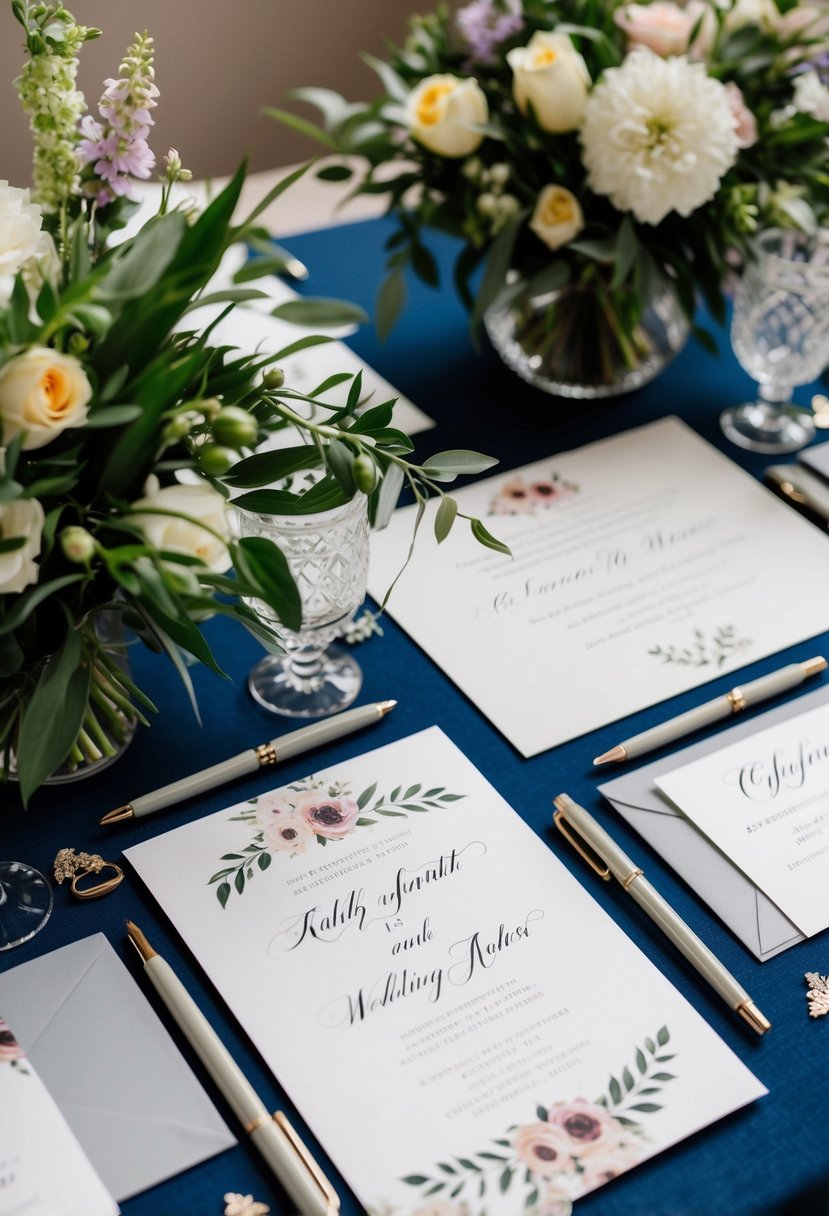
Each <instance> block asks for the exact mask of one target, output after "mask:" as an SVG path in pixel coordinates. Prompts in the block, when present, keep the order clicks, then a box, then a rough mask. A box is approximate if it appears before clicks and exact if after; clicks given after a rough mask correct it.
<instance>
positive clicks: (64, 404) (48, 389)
mask: <svg viewBox="0 0 829 1216" xmlns="http://www.w3.org/2000/svg"><path fill="white" fill-rule="evenodd" d="M40 388H41V391H42V393H43V396H44V397H45V398H46V408H47V409H48V411H49V413H50V414H51V416H52V417H53V418H61V417H62V416H63V415H64V414H65V413H66V412H67V410H68V409H69V408H70V407H71V405H72V401H71V396H70V392H69V382H68V381H67V379H66V376H65V375H64V373H63V371H62V370H61V369H60V368H59V367H50V368H49V370H48V371H45V372H44V373H43V375H42V376H41V379H40Z"/></svg>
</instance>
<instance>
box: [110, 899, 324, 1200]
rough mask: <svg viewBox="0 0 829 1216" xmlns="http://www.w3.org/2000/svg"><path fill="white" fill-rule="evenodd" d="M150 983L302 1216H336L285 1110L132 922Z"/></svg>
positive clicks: (132, 938) (131, 929) (129, 929)
mask: <svg viewBox="0 0 829 1216" xmlns="http://www.w3.org/2000/svg"><path fill="white" fill-rule="evenodd" d="M127 935H128V936H129V939H130V941H131V942H132V944H133V946H135V948H136V950H137V951H138V953H139V955H140V956H141V960H142V962H143V964H144V971H145V972H146V974H147V976H148V978H149V980H150V983H151V984H152V985H153V987H154V988H155V990H156V992H157V993H158V995H159V996H160V997H161V999H162V1001H163V1002H164V1004H165V1005H166V1006H167V1008H168V1009H169V1011H170V1013H171V1014H172V1016H173V1018H174V1019H175V1021H176V1022H177V1023H178V1025H179V1027H180V1028H181V1031H182V1033H183V1034H184V1036H185V1038H186V1039H187V1041H188V1042H189V1044H190V1046H191V1047H192V1048H193V1050H194V1051H195V1053H196V1055H197V1056H198V1057H199V1059H200V1060H201V1062H202V1064H203V1065H204V1067H205V1068H206V1069H207V1071H208V1072H209V1073H210V1076H211V1077H212V1078H213V1080H214V1081H215V1083H216V1086H217V1088H218V1089H219V1090H220V1091H221V1093H222V1095H223V1096H224V1098H225V1099H226V1100H227V1102H228V1105H229V1106H230V1107H231V1108H232V1110H233V1113H234V1114H235V1115H236V1117H237V1118H238V1120H239V1122H240V1123H241V1124H242V1127H243V1128H244V1129H245V1131H246V1132H247V1133H248V1135H249V1136H250V1138H251V1140H252V1141H253V1143H254V1144H255V1145H256V1147H257V1148H258V1149H259V1152H260V1153H261V1154H262V1156H263V1157H264V1159H265V1161H266V1162H267V1163H268V1165H269V1166H270V1168H271V1170H272V1171H273V1173H274V1175H275V1176H276V1177H277V1178H278V1179H279V1181H280V1182H281V1183H282V1185H283V1187H284V1188H285V1191H286V1192H287V1194H288V1195H289V1196H290V1198H291V1199H292V1200H293V1202H294V1203H295V1204H296V1205H297V1207H298V1208H299V1211H300V1213H301V1214H302V1216H337V1213H338V1212H339V1210H340V1201H339V1199H338V1198H337V1195H336V1192H335V1191H334V1189H333V1187H332V1186H331V1183H330V1182H329V1181H328V1179H327V1178H326V1177H325V1175H324V1174H323V1172H322V1170H321V1169H320V1167H319V1166H318V1165H317V1163H316V1161H315V1160H314V1158H313V1157H312V1156H311V1154H310V1153H309V1151H308V1149H307V1148H306V1147H305V1145H304V1144H303V1143H302V1141H301V1140H300V1138H299V1136H298V1135H297V1134H296V1132H295V1131H294V1129H293V1128H292V1127H291V1125H290V1123H289V1122H288V1120H287V1119H286V1118H285V1116H284V1115H283V1113H282V1111H280V1110H278V1111H276V1113H275V1114H274V1115H271V1114H270V1112H269V1111H268V1109H267V1108H266V1106H265V1104H264V1102H263V1101H262V1099H261V1098H260V1097H259V1095H258V1094H257V1093H256V1091H255V1090H254V1088H253V1086H252V1085H251V1084H250V1082H249V1081H248V1079H247V1077H245V1075H244V1073H243V1072H242V1070H241V1069H240V1068H239V1065H238V1064H237V1063H236V1061H235V1060H234V1059H233V1057H232V1056H231V1054H230V1052H229V1051H228V1050H227V1048H226V1047H225V1045H224V1043H223V1042H222V1041H221V1039H220V1038H219V1036H218V1035H217V1034H216V1031H215V1030H214V1029H213V1027H212V1026H211V1025H210V1023H209V1022H208V1020H207V1018H206V1017H205V1016H204V1014H203V1013H202V1012H201V1010H200V1009H199V1007H198V1005H197V1004H196V1002H195V1001H194V1000H193V998H192V997H191V996H190V993H189V992H188V991H187V989H186V988H185V987H184V985H183V984H182V982H181V980H180V979H179V978H178V976H177V975H176V973H175V972H174V971H173V969H172V967H171V966H170V964H169V963H167V962H165V961H164V959H163V958H161V957H160V955H158V954H157V953H156V952H155V950H153V948H152V946H151V945H150V943H149V942H148V941H147V939H146V937H145V936H144V934H143V933H142V932H141V930H140V929H139V928H138V925H136V924H133V922H132V921H131V920H128V921H127Z"/></svg>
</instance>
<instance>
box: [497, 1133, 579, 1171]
mask: <svg viewBox="0 0 829 1216" xmlns="http://www.w3.org/2000/svg"><path fill="white" fill-rule="evenodd" d="M512 1144H513V1148H514V1149H515V1151H516V1153H517V1154H518V1157H519V1159H520V1160H521V1161H522V1162H523V1163H524V1165H526V1167H527V1169H528V1170H529V1171H530V1172H531V1173H533V1174H537V1175H538V1177H539V1178H554V1177H555V1176H556V1174H562V1173H566V1172H567V1171H568V1170H572V1169H574V1168H575V1162H574V1161H573V1158H572V1156H571V1153H572V1151H573V1149H572V1141H571V1142H570V1143H569V1144H568V1141H567V1137H566V1135H565V1133H564V1132H563V1131H561V1129H560V1128H558V1127H554V1126H552V1124H550V1123H528V1124H525V1125H524V1126H523V1127H519V1128H518V1130H517V1131H516V1133H515V1135H514V1137H513V1141H512Z"/></svg>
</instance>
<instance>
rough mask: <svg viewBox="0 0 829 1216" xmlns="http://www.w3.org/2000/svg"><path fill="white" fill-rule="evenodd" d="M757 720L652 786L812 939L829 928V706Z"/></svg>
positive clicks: (660, 778)
mask: <svg viewBox="0 0 829 1216" xmlns="http://www.w3.org/2000/svg"><path fill="white" fill-rule="evenodd" d="M761 722H762V719H760V723H761ZM760 723H758V729H757V731H756V732H755V733H753V734H751V735H749V736H747V737H744V738H741V739H740V740H739V741H738V742H737V743H732V744H731V745H730V746H727V747H724V748H721V749H720V750H718V751H714V752H711V753H710V755H707V756H704V757H703V758H702V759H700V760H696V761H694V762H692V763H691V764H686V765H683V766H682V767H681V768H678V769H675V770H674V771H673V772H669V773H666V774H663V775H662V776H659V777H657V778H656V785H657V786H658V787H659V789H661V790H662V792H663V793H664V794H666V795H667V796H668V797H669V798H670V799H671V801H672V802H674V803H675V804H676V805H677V806H678V807H679V809H680V810H681V811H682V812H683V813H684V814H685V815H687V816H688V818H689V819H691V820H692V821H693V822H694V823H695V824H696V825H697V827H699V828H701V829H702V831H703V832H705V834H706V835H707V836H708V837H709V838H710V839H711V840H712V841H713V842H714V844H715V845H716V846H717V847H718V848H719V849H721V850H722V851H723V853H725V855H726V857H728V858H729V859H730V860H731V861H733V862H734V864H735V865H737V866H739V868H740V869H741V870H742V871H743V872H744V873H745V874H746V875H748V877H749V878H750V879H751V880H752V881H753V882H755V883H756V884H757V886H758V887H759V888H760V889H761V890H762V891H764V892H765V894H766V895H768V897H769V899H771V900H772V901H773V902H774V903H775V904H776V905H777V906H778V908H780V910H781V911H782V912H783V913H784V914H785V915H786V916H787V917H788V918H789V920H791V921H793V923H794V924H795V925H796V926H797V928H798V929H799V930H800V931H801V933H804V934H805V935H806V936H807V937H811V936H812V935H813V934H815V933H819V932H820V931H821V929H826V928H827V927H829V899H827V891H829V705H820V706H818V707H817V708H815V709H811V710H809V711H807V712H805V713H802V714H798V715H796V716H795V717H792V718H789V719H787V720H786V721H784V722H777V723H775V725H774V726H770V727H768V728H767V729H765V730H763V729H760V728H759V727H760Z"/></svg>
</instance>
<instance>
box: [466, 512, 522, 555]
mask: <svg viewBox="0 0 829 1216" xmlns="http://www.w3.org/2000/svg"><path fill="white" fill-rule="evenodd" d="M469 526H470V528H471V529H472V535H473V536H474V537H475V540H476V541H478V543H479V544H481V545H484V546H485V547H486V548H487V549H494V550H495V552H496V553H504V554H506V556H507V557H512V550H511V549H510V547H509V545H505V544H504V542H503V541H502V540H498V538H497V537H496V536H493V535H492V533H491V532H488V531H487V529H486V528H485V527H484V525H483V524H482V523H481V521H480V520H479V519H473V520H470V525H469Z"/></svg>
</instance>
